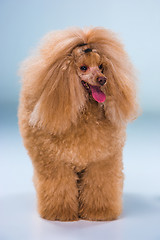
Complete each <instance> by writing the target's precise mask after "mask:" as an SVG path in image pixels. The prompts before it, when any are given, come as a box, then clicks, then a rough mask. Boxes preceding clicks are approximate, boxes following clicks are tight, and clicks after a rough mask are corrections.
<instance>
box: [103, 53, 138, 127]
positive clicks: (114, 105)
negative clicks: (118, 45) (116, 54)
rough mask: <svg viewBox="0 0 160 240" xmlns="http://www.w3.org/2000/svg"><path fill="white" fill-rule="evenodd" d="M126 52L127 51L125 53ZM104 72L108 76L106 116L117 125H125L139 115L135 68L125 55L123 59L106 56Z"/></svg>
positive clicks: (105, 104)
mask: <svg viewBox="0 0 160 240" xmlns="http://www.w3.org/2000/svg"><path fill="white" fill-rule="evenodd" d="M124 54H125V53H124ZM106 63H107V64H106V68H104V74H105V75H106V76H107V84H106V86H105V93H106V96H107V97H106V101H105V103H104V109H105V115H106V117H107V118H108V119H109V120H110V121H111V122H112V123H113V124H115V125H117V126H118V125H123V124H126V123H127V122H128V121H132V120H134V119H135V118H136V117H137V115H138V109H139V108H138V104H137V99H136V93H137V89H136V78H135V76H134V70H133V68H132V66H131V64H130V63H129V60H128V58H127V57H126V56H125V55H124V56H122V51H121V59H118V58H117V60H116V61H114V59H108V58H106Z"/></svg>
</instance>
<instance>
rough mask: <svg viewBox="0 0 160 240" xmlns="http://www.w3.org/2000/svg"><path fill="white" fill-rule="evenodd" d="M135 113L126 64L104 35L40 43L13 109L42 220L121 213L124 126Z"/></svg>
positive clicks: (91, 32)
mask: <svg viewBox="0 0 160 240" xmlns="http://www.w3.org/2000/svg"><path fill="white" fill-rule="evenodd" d="M136 114H137V103H136V92H135V87H134V77H133V73H132V69H131V65H130V63H129V61H128V57H127V55H126V54H125V52H124V50H123V48H122V46H121V44H120V43H119V42H118V41H117V40H116V38H115V36H114V35H113V34H112V33H111V32H109V31H107V30H105V29H102V28H93V29H88V30H84V31H83V30H80V29H70V30H66V31H58V32H55V33H53V34H52V33H51V34H49V35H48V36H47V37H46V40H45V42H44V43H43V44H42V47H41V48H40V51H39V53H38V54H37V55H35V56H34V57H32V58H31V59H29V60H27V62H25V64H24V67H23V88H22V92H21V101H20V106H19V124H20V130H21V134H22V136H23V139H24V144H25V146H26V148H27V149H28V153H29V155H30V157H31V159H32V162H33V166H34V183H35V187H36V190H37V196H38V208H39V213H40V215H41V216H42V217H44V218H46V219H50V220H62V221H72V220H78V219H79V218H82V219H89V220H112V219H116V218H117V217H118V216H119V215H120V213H121V208H122V188H123V173H122V168H123V165H122V150H123V146H124V142H125V130H126V123H127V122H128V121H129V120H132V119H133V118H135V116H136Z"/></svg>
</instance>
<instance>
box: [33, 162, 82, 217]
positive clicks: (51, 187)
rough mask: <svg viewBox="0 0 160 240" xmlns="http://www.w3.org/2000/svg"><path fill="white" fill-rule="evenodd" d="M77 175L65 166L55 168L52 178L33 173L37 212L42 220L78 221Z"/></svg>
mask: <svg viewBox="0 0 160 240" xmlns="http://www.w3.org/2000/svg"><path fill="white" fill-rule="evenodd" d="M77 178H78V176H77V174H76V173H75V172H74V171H73V169H72V168H70V167H69V166H67V165H65V164H60V165H56V166H55V171H54V172H53V175H52V177H45V176H42V175H38V174H37V173H35V176H34V183H35V187H36V190H37V197H38V211H39V213H40V216H41V217H42V218H45V219H48V220H59V221H76V220H78V189H77Z"/></svg>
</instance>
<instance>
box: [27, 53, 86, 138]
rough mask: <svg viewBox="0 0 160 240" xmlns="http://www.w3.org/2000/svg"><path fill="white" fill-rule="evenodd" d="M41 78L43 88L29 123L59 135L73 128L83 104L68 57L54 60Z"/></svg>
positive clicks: (82, 95) (73, 68) (75, 75)
mask: <svg viewBox="0 0 160 240" xmlns="http://www.w3.org/2000/svg"><path fill="white" fill-rule="evenodd" d="M45 75H46V76H45V82H46V84H45V86H44V87H43V91H42V93H41V95H40V97H39V99H38V101H37V103H36V104H35V107H34V109H33V111H32V113H31V116H30V121H29V122H30V125H32V126H38V127H39V128H46V129H47V130H48V131H49V132H51V133H54V134H61V133H64V132H65V131H66V130H67V129H68V128H69V127H71V125H72V124H76V121H77V117H78V114H79V113H80V110H81V108H82V107H83V105H84V104H85V101H86V99H85V96H84V91H83V88H82V86H81V83H80V80H79V78H78V76H77V74H76V68H75V65H74V60H73V59H72V57H71V56H69V57H66V58H65V59H63V60H62V59H59V60H57V61H56V62H55V63H54V64H52V66H51V67H50V69H48V70H47V71H46V74H45ZM46 78H47V80H46Z"/></svg>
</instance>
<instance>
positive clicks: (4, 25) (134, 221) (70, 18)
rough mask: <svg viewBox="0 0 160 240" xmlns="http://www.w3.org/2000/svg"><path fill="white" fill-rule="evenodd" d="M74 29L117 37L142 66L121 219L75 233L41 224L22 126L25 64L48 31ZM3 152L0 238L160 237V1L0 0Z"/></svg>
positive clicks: (126, 155)
mask: <svg viewBox="0 0 160 240" xmlns="http://www.w3.org/2000/svg"><path fill="white" fill-rule="evenodd" d="M69 26H79V27H83V26H103V27H106V28H109V29H111V30H113V31H115V32H117V34H118V35H119V37H120V39H121V40H122V41H123V43H124V44H125V48H126V50H127V52H128V54H129V56H130V58H131V60H132V62H133V63H134V65H135V67H136V69H137V75H138V78H139V102H140V105H141V108H142V111H143V114H142V116H140V117H139V118H138V119H137V120H136V121H135V122H134V123H132V124H129V126H128V129H127V133H128V134H127V136H128V138H127V144H126V146H125V149H124V172H125V175H126V178H125V185H124V213H123V216H122V219H120V220H118V221H119V222H116V223H111V225H96V224H94V223H93V225H92V224H90V225H86V224H87V223H81V225H76V229H75V232H74V234H73V232H72V230H73V229H74V227H75V225H69V227H68V225H52V226H50V227H51V229H50V228H49V229H48V227H49V226H48V225H47V224H48V223H46V222H43V221H42V220H41V219H39V217H38V215H37V213H36V210H35V209H36V208H35V191H34V188H33V184H32V181H31V178H32V166H31V162H30V160H29V158H28V156H27V154H26V151H25V149H24V147H23V144H22V141H21V138H20V134H19V131H18V125H17V106H18V98H19V91H20V79H19V77H18V75H17V72H18V68H19V65H20V62H21V61H22V60H23V59H24V58H26V57H27V56H28V55H29V54H30V52H31V51H32V49H34V47H35V46H36V45H37V43H38V42H39V40H40V39H41V37H43V36H44V34H46V33H47V32H49V31H52V30H56V29H64V28H67V27H69ZM0 148H1V153H0V168H1V169H0V170H1V171H0V201H1V203H0V206H2V210H1V217H0V240H4V239H12V240H14V239H16V240H17V239H23V240H25V239H34V240H35V239H38V240H39V239H47V238H45V237H46V236H48V235H47V234H50V235H49V237H48V239H51V238H52V236H59V238H57V239H80V236H81V235H83V239H85V237H86V239H87V238H88V236H92V238H91V239H97V237H96V236H99V237H100V238H102V239H103V238H104V236H105V237H106V236H108V237H109V239H118V240H120V239H127V240H128V239H129V240H132V239H145V240H146V239H152V240H154V239H160V230H159V227H158V222H160V150H159V148H160V1H159V0H141V1H140V0H134V1H131V0H80V1H77V0H66V1H65V0H63V1H62V0H26V1H25V0H0ZM30 222H31V223H30ZM78 224H79V223H78ZM88 226H89V228H90V230H88V228H87V227H88ZM92 226H94V228H92ZM9 229H10V230H9ZM40 229H41V234H39V230H40ZM84 229H85V230H84ZM115 229H116V231H115ZM76 231H77V232H76ZM106 231H107V232H106ZM56 234H57V235H56ZM67 234H68V235H67ZM43 236H45V237H44V238H43ZM78 236H79V237H78ZM88 239H89V238H88Z"/></svg>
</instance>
